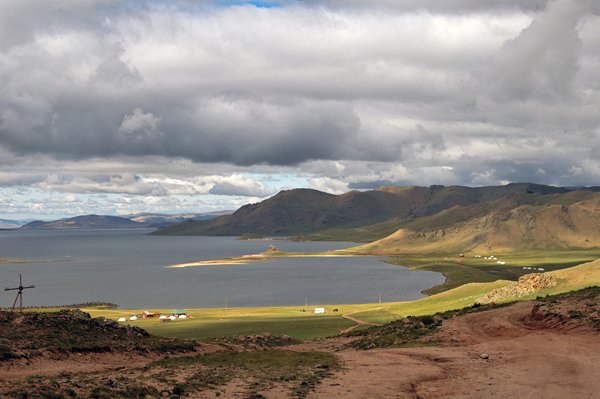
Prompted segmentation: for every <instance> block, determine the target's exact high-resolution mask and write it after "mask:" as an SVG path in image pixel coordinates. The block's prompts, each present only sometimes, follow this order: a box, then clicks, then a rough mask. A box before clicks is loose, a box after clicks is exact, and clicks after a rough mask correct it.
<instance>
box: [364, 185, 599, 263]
mask: <svg viewBox="0 0 600 399" xmlns="http://www.w3.org/2000/svg"><path fill="white" fill-rule="evenodd" d="M497 205H499V206H498V208H497V209H496V210H493V211H491V212H489V213H485V214H484V215H482V216H476V217H472V218H468V219H466V220H464V221H458V222H455V223H446V224H443V223H442V224H441V225H442V227H436V223H439V222H440V219H441V220H443V219H444V218H449V219H450V220H453V218H456V217H457V216H456V215H455V214H456V213H458V214H463V212H461V211H463V209H453V210H449V211H446V212H443V213H441V214H438V215H435V216H434V217H430V218H429V220H419V221H418V222H417V221H415V222H414V223H413V225H412V226H411V225H407V227H405V228H402V229H399V230H398V231H396V232H395V233H393V234H391V235H390V236H388V237H385V238H383V239H381V240H378V241H375V242H373V243H370V244H366V245H363V246H361V247H357V248H355V249H354V251H355V252H357V253H369V254H386V255H390V254H402V253H424V252H451V251H458V252H464V251H474V252H485V251H514V250H519V249H532V248H538V249H539V248H592V247H598V246H600V198H598V197H597V196H594V197H592V198H590V199H587V200H584V201H580V202H576V203H574V204H570V205H562V204H549V205H520V206H517V207H516V208H514V209H502V206H500V205H502V203H500V204H497ZM427 222H429V223H427Z"/></svg>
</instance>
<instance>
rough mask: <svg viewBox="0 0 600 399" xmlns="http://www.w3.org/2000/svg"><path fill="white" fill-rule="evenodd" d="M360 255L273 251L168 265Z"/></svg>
mask: <svg viewBox="0 0 600 399" xmlns="http://www.w3.org/2000/svg"><path fill="white" fill-rule="evenodd" d="M353 256H358V255H352V254H348V253H340V254H335V253H310V254H303V253H287V252H273V253H262V254H255V255H244V256H238V257H234V258H223V259H207V260H200V261H197V262H187V263H178V264H174V265H169V266H166V268H168V269H180V268H184V267H197V266H228V265H246V264H248V263H252V262H263V261H268V260H273V259H277V258H333V257H341V258H347V257H353Z"/></svg>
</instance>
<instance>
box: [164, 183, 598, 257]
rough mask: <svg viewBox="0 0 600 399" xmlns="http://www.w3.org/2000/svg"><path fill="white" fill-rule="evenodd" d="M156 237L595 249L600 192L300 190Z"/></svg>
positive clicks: (424, 247)
mask: <svg viewBox="0 0 600 399" xmlns="http://www.w3.org/2000/svg"><path fill="white" fill-rule="evenodd" d="M153 234H158V235H235V236H244V235H247V236H294V237H300V238H303V239H309V240H346V241H363V242H372V243H371V244H367V245H365V246H363V247H359V248H358V249H357V251H360V252H362V253H368V254H399V253H422V252H440V251H466V250H484V249H485V250H501V251H502V250H514V249H519V248H520V249H523V248H550V247H552V248H555V247H561V248H562V247H578V248H587V247H594V246H596V247H597V246H600V187H554V186H545V185H538V184H529V183H514V184H508V185H505V186H491V187H474V188H473V187H463V186H449V187H445V186H431V187H416V186H411V187H382V188H380V189H378V190H372V191H363V192H359V191H351V192H348V193H345V194H342V195H332V194H327V193H323V192H320V191H316V190H307V189H296V190H289V191H282V192H281V193H279V194H277V195H275V196H274V197H272V198H269V199H267V200H265V201H262V202H260V203H258V204H252V205H246V206H243V207H241V208H240V209H239V210H237V211H236V212H234V213H232V214H230V215H225V216H221V217H217V218H214V219H211V220H204V221H185V222H182V223H178V224H174V225H171V226H169V227H166V228H164V229H160V230H158V231H156V232H154V233H153ZM373 241H374V242H373Z"/></svg>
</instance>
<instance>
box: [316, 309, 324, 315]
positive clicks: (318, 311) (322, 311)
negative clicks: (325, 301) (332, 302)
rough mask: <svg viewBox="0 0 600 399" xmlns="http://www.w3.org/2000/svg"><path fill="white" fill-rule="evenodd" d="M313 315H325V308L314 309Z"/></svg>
mask: <svg viewBox="0 0 600 399" xmlns="http://www.w3.org/2000/svg"><path fill="white" fill-rule="evenodd" d="M313 313H317V314H318V313H325V308H315V310H314V311H313Z"/></svg>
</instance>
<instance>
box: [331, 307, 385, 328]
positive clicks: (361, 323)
mask: <svg viewBox="0 0 600 399" xmlns="http://www.w3.org/2000/svg"><path fill="white" fill-rule="evenodd" d="M379 309H383V306H380V307H378V308H373V309H367V310H357V311H356V312H350V313H346V314H343V315H342V317H343V318H344V319H347V320H350V321H352V322H354V323H356V325H354V326H350V327H348V328H345V329H343V330H340V334H345V333H348V332H350V331H352V330H354V329H355V328H357V327H359V326H380V325H381V324H375V323H369V322H368V321H364V320H360V319H357V318H355V317H352V315H353V314H356V313H365V312H370V311H372V310H379Z"/></svg>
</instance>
